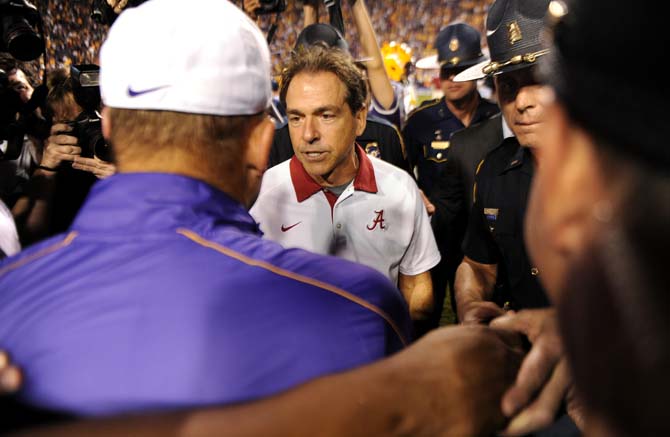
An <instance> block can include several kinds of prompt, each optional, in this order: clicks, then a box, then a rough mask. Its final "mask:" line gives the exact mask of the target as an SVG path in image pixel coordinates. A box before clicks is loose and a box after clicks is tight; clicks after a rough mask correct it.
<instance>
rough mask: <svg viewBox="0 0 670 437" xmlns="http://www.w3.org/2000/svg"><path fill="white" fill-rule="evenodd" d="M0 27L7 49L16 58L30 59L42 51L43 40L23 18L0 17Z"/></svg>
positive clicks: (36, 56)
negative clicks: (0, 24)
mask: <svg viewBox="0 0 670 437" xmlns="http://www.w3.org/2000/svg"><path fill="white" fill-rule="evenodd" d="M2 27H3V28H4V29H5V32H4V35H3V38H4V40H5V44H6V46H7V51H8V52H9V53H11V54H12V56H14V57H15V58H16V59H19V60H21V61H32V60H33V59H37V58H38V57H39V56H40V55H41V54H42V51H44V41H43V40H42V38H41V37H40V36H39V35H38V34H37V33H36V32H35V30H33V28H32V26H31V25H30V24H28V21H26V20H25V19H24V18H22V17H18V16H12V15H7V16H5V17H3V18H2Z"/></svg>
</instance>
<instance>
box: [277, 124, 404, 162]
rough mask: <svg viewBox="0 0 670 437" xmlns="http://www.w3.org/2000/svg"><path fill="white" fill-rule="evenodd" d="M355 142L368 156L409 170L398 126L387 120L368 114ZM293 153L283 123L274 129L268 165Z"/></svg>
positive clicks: (286, 128)
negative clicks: (362, 129) (361, 131)
mask: <svg viewBox="0 0 670 437" xmlns="http://www.w3.org/2000/svg"><path fill="white" fill-rule="evenodd" d="M356 143H357V144H358V145H359V146H361V147H362V148H363V150H365V153H366V154H368V155H369V156H374V157H375V158H379V159H381V160H383V161H386V162H388V163H389V164H393V165H395V166H396V167H398V168H401V169H403V170H406V171H408V172H409V166H408V164H407V159H406V152H405V143H404V142H403V139H402V136H401V135H400V131H398V128H396V127H395V126H394V125H393V124H391V123H389V122H388V121H386V120H384V119H381V118H378V117H375V116H373V115H368V117H367V123H366V125H365V130H364V131H363V133H362V134H361V135H360V136H358V138H356ZM293 154H294V152H293V145H292V144H291V137H290V135H289V131H288V124H284V125H283V126H281V127H280V128H279V129H277V130H275V136H274V140H273V143H272V148H271V149H270V158H269V162H268V167H274V166H275V165H277V164H280V163H282V162H284V161H286V160H288V159H290V158H291V157H292V156H293Z"/></svg>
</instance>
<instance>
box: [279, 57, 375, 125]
mask: <svg viewBox="0 0 670 437" xmlns="http://www.w3.org/2000/svg"><path fill="white" fill-rule="evenodd" d="M303 72H307V73H319V72H330V73H333V74H334V75H335V76H337V77H338V79H340V80H341V81H342V83H343V84H344V86H345V88H346V90H347V95H346V96H345V101H346V102H347V104H348V105H349V109H350V110H351V112H352V113H356V112H358V111H360V110H361V109H362V108H363V107H364V106H365V101H366V99H367V96H368V90H367V86H366V83H365V78H364V77H363V74H362V73H361V71H360V70H359V69H358V67H356V64H355V63H354V60H353V58H352V57H351V56H350V55H349V54H348V53H346V52H343V51H342V50H339V49H335V48H325V47H321V46H318V45H316V46H309V47H305V46H301V47H299V48H298V50H296V51H295V53H294V54H293V56H292V57H291V59H290V60H289V62H288V64H287V65H286V68H284V70H283V71H282V74H281V82H280V83H281V87H280V91H279V98H280V99H281V102H282V103H283V104H284V105H286V93H287V91H288V87H289V85H291V81H292V80H293V78H294V77H295V76H296V75H298V74H299V73H303Z"/></svg>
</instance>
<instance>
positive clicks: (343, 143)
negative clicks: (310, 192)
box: [286, 72, 367, 187]
mask: <svg viewBox="0 0 670 437" xmlns="http://www.w3.org/2000/svg"><path fill="white" fill-rule="evenodd" d="M346 95H347V93H346V88H345V86H344V83H342V81H340V79H339V78H338V77H337V76H336V75H335V74H333V73H330V72H319V73H299V74H297V75H296V76H295V77H294V78H293V80H292V81H291V83H290V84H289V87H288V90H287V92H286V112H287V114H288V120H289V122H288V127H289V134H290V136H291V142H292V143H293V150H294V152H295V155H296V157H297V158H298V160H300V162H301V163H302V165H303V167H304V168H305V170H306V171H307V173H308V174H309V175H310V176H311V177H312V179H314V180H315V181H316V182H317V183H318V184H320V185H321V186H324V187H330V186H337V185H343V184H345V183H347V182H349V181H350V180H352V179H353V178H354V176H355V175H356V171H357V161H356V154H355V149H354V141H355V139H356V137H357V136H358V135H360V134H361V133H363V130H364V129H365V117H366V115H367V114H366V109H365V108H362V109H361V110H359V111H358V112H357V113H356V114H352V112H351V109H350V108H349V105H348V104H347V102H346V101H345V98H346Z"/></svg>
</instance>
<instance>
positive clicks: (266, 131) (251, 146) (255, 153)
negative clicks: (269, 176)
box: [245, 117, 275, 172]
mask: <svg viewBox="0 0 670 437" xmlns="http://www.w3.org/2000/svg"><path fill="white" fill-rule="evenodd" d="M274 135H275V126H274V123H273V122H272V121H271V120H270V119H269V118H268V117H265V118H263V120H262V121H261V122H260V123H256V124H254V125H253V126H252V127H251V128H250V131H249V136H248V139H247V146H246V147H247V148H246V154H245V158H246V161H247V166H249V167H253V168H255V169H256V170H259V171H261V172H264V171H265V169H266V167H267V165H268V158H269V156H270V148H271V147H272V140H273V139H274Z"/></svg>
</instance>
